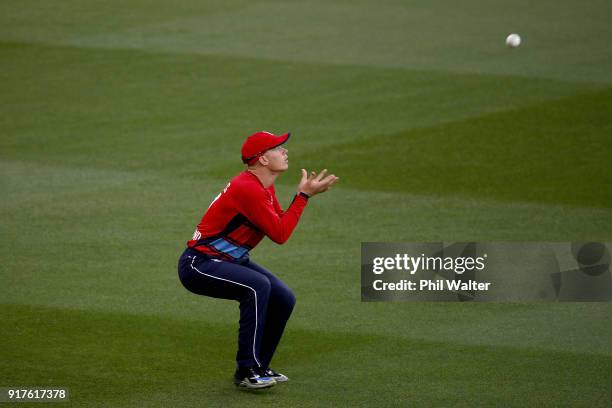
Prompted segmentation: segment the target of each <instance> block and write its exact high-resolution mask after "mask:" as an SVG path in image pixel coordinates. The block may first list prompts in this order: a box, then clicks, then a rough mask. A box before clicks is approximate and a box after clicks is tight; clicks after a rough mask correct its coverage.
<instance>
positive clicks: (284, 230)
mask: <svg viewBox="0 0 612 408" xmlns="http://www.w3.org/2000/svg"><path fill="white" fill-rule="evenodd" d="M238 201H239V203H240V204H239V206H240V212H241V213H242V214H243V215H244V216H245V217H247V219H248V220H249V221H250V222H251V223H253V224H254V225H255V226H257V228H259V229H260V230H261V231H263V233H264V234H266V235H267V236H268V238H270V239H271V240H272V241H274V242H276V243H277V244H284V243H285V242H286V241H287V240H288V239H289V237H290V236H291V233H292V232H293V230H294V229H295V227H296V225H297V223H298V221H299V219H300V216H301V215H302V212H303V211H304V208H305V207H306V204H307V203H308V198H307V196H306V195H305V194H297V195H296V196H295V198H294V199H293V202H292V203H291V205H290V206H289V208H287V211H285V212H283V213H281V214H279V213H277V211H276V209H275V208H274V204H273V201H270V196H269V195H268V194H267V193H266V191H265V190H245V191H242V192H241V195H240V197H238Z"/></svg>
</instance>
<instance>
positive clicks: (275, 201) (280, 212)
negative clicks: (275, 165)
mask: <svg viewBox="0 0 612 408" xmlns="http://www.w3.org/2000/svg"><path fill="white" fill-rule="evenodd" d="M270 191H271V192H272V205H273V206H274V210H275V211H276V213H277V214H278V215H280V216H282V215H283V207H281V205H280V203H279V202H278V199H277V198H276V189H275V188H274V184H273V185H272V186H271V188H270Z"/></svg>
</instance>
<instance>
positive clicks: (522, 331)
mask: <svg viewBox="0 0 612 408" xmlns="http://www.w3.org/2000/svg"><path fill="white" fill-rule="evenodd" d="M178 3H179V4H175V2H165V1H160V0H150V1H143V0H138V1H127V2H120V1H116V0H114V1H105V2H102V1H74V0H72V1H63V2H48V1H34V0H24V1H21V2H9V1H4V2H1V3H0V67H1V68H2V69H0V82H1V84H2V85H1V89H2V92H0V104H1V106H2V115H1V116H0V169H1V178H0V183H1V184H0V186H1V187H0V188H1V190H0V191H1V194H2V200H1V201H0V213H1V217H2V222H1V224H0V225H1V229H2V238H1V239H2V245H1V247H0V254H1V259H2V262H1V266H0V285H1V287H2V292H1V297H0V304H1V306H0V316H1V319H2V326H3V327H2V332H1V334H0V359H1V362H2V364H0V387H3V386H47V387H49V386H65V387H68V388H69V389H70V392H71V403H70V405H72V406H80V407H140V406H146V407H169V406H180V407H201V406H221V405H222V406H227V407H232V406H240V407H245V406H313V407H314V406H423V407H452V406H465V407H473V406H499V407H510V406H512V407H525V406H538V407H541V406H546V407H558V406H584V407H596V406H598V407H604V406H609V404H610V401H611V400H612V391H611V389H610V386H609V385H610V382H611V379H612V324H611V321H612V320H611V319H610V316H611V313H612V305H611V304H609V303H608V304H606V303H525V304H518V303H517V304H511V303H413V302H388V303H362V302H361V301H360V263H359V259H360V243H361V242H362V241H391V242H393V241H395V242H403V241H405V242H413V241H437V240H443V241H466V240H477V241H497V240H511V241H514V240H518V241H531V240H541V241H574V240H603V241H606V240H607V241H610V240H612V172H611V171H610V170H611V168H612V167H611V166H610V163H611V157H612V48H611V47H610V38H612V25H611V24H610V21H612V4H611V3H610V2H608V1H603V0H593V1H589V2H586V3H585V2H579V1H552V0H541V1H538V2H535V3H536V4H533V3H534V2H530V1H523V0H519V1H514V2H504V1H498V0H495V1H485V0H468V1H463V2H453V1H422V0H417V1H411V2H407V1H403V2H402V1H388V2H366V1H351V2H349V1H314V0H310V1H301V2H293V1H283V2H255V1H212V2H208V1H207V2H201V1H195V0H189V1H181V2H178ZM510 32H518V33H520V34H521V35H522V37H523V41H524V42H523V45H521V47H520V48H518V49H514V50H510V49H508V48H506V47H505V46H504V38H505V36H506V35H507V34H508V33H510ZM260 129H263V130H269V131H273V132H284V131H291V132H292V133H293V136H292V139H291V141H290V143H289V144H288V145H287V147H288V148H289V155H290V161H291V168H290V170H289V171H288V172H287V173H286V174H285V175H283V177H282V178H281V179H279V182H278V184H277V195H278V196H279V199H280V201H281V203H283V204H284V205H285V206H286V205H287V204H288V203H289V201H290V199H291V196H292V193H293V191H294V186H295V185H296V184H297V182H298V179H299V169H300V168H301V167H305V168H308V169H315V170H318V169H321V168H324V167H327V168H329V169H330V170H331V171H333V172H335V173H336V174H337V175H339V176H340V177H341V180H340V182H339V184H338V185H337V186H335V187H334V189H333V190H332V191H331V192H329V193H326V194H324V195H321V196H317V197H316V198H314V199H313V200H311V202H310V204H309V206H308V208H307V209H306V211H305V213H304V216H303V217H302V220H301V221H300V225H299V226H298V228H297V230H296V231H295V233H294V235H293V236H292V238H291V239H290V240H289V242H288V243H287V244H285V245H283V246H280V247H279V246H277V245H275V244H273V243H272V242H270V241H268V240H266V241H264V242H263V243H262V244H261V245H260V246H258V247H257V248H256V249H255V250H254V251H253V252H252V258H253V259H254V260H256V261H257V262H258V263H261V264H263V265H265V266H266V267H268V269H270V270H271V271H273V272H275V273H276V274H277V275H278V276H279V277H281V279H283V280H284V281H285V282H286V283H287V284H288V285H289V286H290V287H291V288H292V289H293V290H294V292H295V294H296V296H297V306H296V309H295V312H294V315H293V317H292V319H291V321H290V322H289V325H288V328H287V331H286V335H285V337H284V339H283V341H282V343H281V345H280V347H279V350H278V353H277V355H276V357H275V360H274V361H273V367H275V368H276V369H278V370H279V371H282V372H284V373H286V374H287V375H289V377H291V379H292V381H291V382H290V383H288V384H283V385H279V386H277V387H274V388H272V389H270V390H266V391H264V392H260V393H249V392H239V391H237V390H236V389H235V387H234V386H233V385H232V384H231V381H230V378H231V375H232V373H233V369H234V361H233V358H234V353H235V345H236V333H237V321H238V308H237V304H236V303H232V302H229V301H221V300H213V299H210V298H204V297H198V296H195V295H192V294H190V293H188V292H187V291H186V290H185V289H183V288H182V286H181V285H180V283H179V281H178V279H177V276H176V275H177V274H176V263H177V259H178V256H179V255H180V253H181V251H182V249H183V247H184V243H185V241H186V240H187V239H189V238H190V236H191V234H192V232H193V229H194V227H195V225H196V224H197V222H198V220H199V218H200V217H201V215H202V214H203V212H204V210H205V209H206V208H207V207H208V204H209V203H210V201H211V200H212V198H213V197H214V196H215V195H216V194H217V193H218V192H219V191H220V189H222V188H223V187H224V186H225V184H226V183H227V180H228V179H229V178H230V177H232V176H233V175H235V174H236V173H238V172H239V171H241V169H242V165H241V162H240V153H239V151H240V146H241V144H242V141H243V140H244V138H245V137H246V136H248V135H249V134H250V133H252V132H254V131H256V130H260ZM0 405H2V404H0ZM32 405H33V406H39V405H38V404H32ZM16 406H19V407H24V406H28V404H24V403H21V404H18V405H16Z"/></svg>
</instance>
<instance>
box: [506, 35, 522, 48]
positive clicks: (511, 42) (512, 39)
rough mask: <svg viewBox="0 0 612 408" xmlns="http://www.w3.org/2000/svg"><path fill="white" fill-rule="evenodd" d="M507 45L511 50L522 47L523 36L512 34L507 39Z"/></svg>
mask: <svg viewBox="0 0 612 408" xmlns="http://www.w3.org/2000/svg"><path fill="white" fill-rule="evenodd" d="M506 45H507V46H508V47H510V48H516V47H518V46H519V45H521V36H520V35H518V34H514V33H513V34H510V35H509V36H507V37H506Z"/></svg>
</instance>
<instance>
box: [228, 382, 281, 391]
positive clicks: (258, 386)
mask: <svg viewBox="0 0 612 408" xmlns="http://www.w3.org/2000/svg"><path fill="white" fill-rule="evenodd" d="M234 385H235V386H236V387H238V388H244V389H249V390H260V389H262V388H270V387H273V386H275V385H276V380H273V381H268V382H265V383H263V384H251V383H245V382H243V381H239V382H237V381H234Z"/></svg>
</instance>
